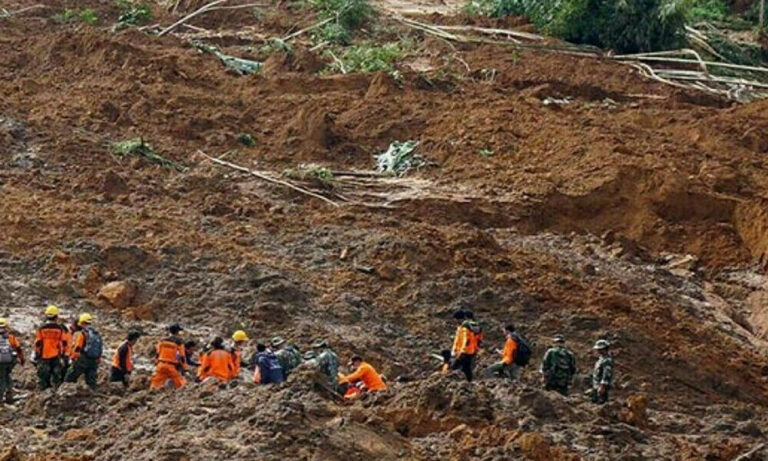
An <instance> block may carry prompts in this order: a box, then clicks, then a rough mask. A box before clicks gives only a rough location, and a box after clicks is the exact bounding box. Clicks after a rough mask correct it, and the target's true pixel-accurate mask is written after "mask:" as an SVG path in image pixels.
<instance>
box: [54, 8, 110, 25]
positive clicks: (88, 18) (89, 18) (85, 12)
mask: <svg viewBox="0 0 768 461" xmlns="http://www.w3.org/2000/svg"><path fill="white" fill-rule="evenodd" d="M51 19H53V20H54V21H56V22H58V23H60V24H72V23H74V22H82V23H85V24H88V25H90V26H93V25H96V23H98V22H99V15H98V14H96V12H95V11H93V10H92V9H90V8H85V9H82V10H72V9H69V8H67V9H66V10H64V11H63V12H62V13H57V14H54V15H53V16H51Z"/></svg>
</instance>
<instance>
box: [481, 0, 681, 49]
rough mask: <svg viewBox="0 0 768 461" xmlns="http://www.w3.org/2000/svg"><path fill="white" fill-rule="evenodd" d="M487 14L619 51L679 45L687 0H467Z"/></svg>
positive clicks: (566, 38) (551, 33)
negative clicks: (521, 19)
mask: <svg viewBox="0 0 768 461" xmlns="http://www.w3.org/2000/svg"><path fill="white" fill-rule="evenodd" d="M469 1H470V3H469V4H468V5H467V7H466V9H467V10H468V11H471V12H475V13H478V14H484V15H489V16H504V15H509V14H513V15H521V16H525V17H527V18H528V19H529V20H530V21H531V22H532V23H533V24H534V25H535V26H536V27H537V28H538V29H539V30H541V31H542V32H544V33H547V34H550V35H554V36H557V37H561V38H563V39H565V40H568V41H570V42H573V43H583V44H588V45H595V46H599V47H602V48H611V49H614V50H617V51H619V52H623V53H632V52H641V51H651V50H662V49H669V48H676V47H679V46H681V45H682V44H683V41H684V35H685V34H684V32H685V30H684V26H685V22H686V18H687V14H688V0H621V1H617V0H469Z"/></svg>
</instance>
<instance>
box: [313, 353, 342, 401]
mask: <svg viewBox="0 0 768 461" xmlns="http://www.w3.org/2000/svg"><path fill="white" fill-rule="evenodd" d="M314 360H315V363H316V364H317V370H318V371H319V372H320V374H321V376H322V377H323V379H324V380H327V381H326V382H325V383H324V384H326V385H328V386H329V387H330V388H331V389H333V390H334V391H337V390H338V388H339V356H338V355H336V353H335V352H333V351H332V350H331V349H330V348H326V349H324V350H323V352H321V353H320V355H318V356H317V358H315V359H314Z"/></svg>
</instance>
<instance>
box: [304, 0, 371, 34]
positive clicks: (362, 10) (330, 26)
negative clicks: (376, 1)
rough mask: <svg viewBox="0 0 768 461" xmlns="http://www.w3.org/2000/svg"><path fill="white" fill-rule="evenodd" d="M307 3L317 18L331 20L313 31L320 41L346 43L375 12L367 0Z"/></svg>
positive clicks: (312, 0)
mask: <svg viewBox="0 0 768 461" xmlns="http://www.w3.org/2000/svg"><path fill="white" fill-rule="evenodd" d="M308 4H309V7H310V8H312V9H313V10H314V11H315V12H316V13H317V17H318V19H320V20H326V19H330V20H331V21H330V22H328V23H327V24H325V25H324V26H322V27H320V28H318V29H317V30H316V31H315V32H314V33H313V37H314V39H315V40H316V41H320V42H331V43H341V44H348V43H349V42H350V40H352V37H353V35H354V34H355V31H356V30H357V29H359V28H360V27H362V26H363V25H364V24H365V23H366V22H368V21H369V20H370V19H371V18H373V16H374V14H375V10H374V9H373V8H372V7H371V5H370V4H369V3H368V0H308Z"/></svg>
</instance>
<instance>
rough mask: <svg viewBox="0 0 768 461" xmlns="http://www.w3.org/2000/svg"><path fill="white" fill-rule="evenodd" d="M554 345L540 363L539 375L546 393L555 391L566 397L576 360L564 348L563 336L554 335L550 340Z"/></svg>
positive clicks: (574, 371) (574, 372)
mask: <svg viewBox="0 0 768 461" xmlns="http://www.w3.org/2000/svg"><path fill="white" fill-rule="evenodd" d="M552 342H553V343H554V345H553V346H552V347H551V348H549V349H548V350H547V353H546V354H544V359H543V360H542V363H541V374H542V375H543V377H544V381H545V386H544V388H545V389H546V390H548V391H557V392H559V393H561V394H563V395H568V386H570V384H571V381H572V380H573V376H574V375H575V374H576V359H574V358H573V353H572V352H571V351H570V350H568V348H566V347H565V338H564V337H563V335H555V337H554V338H552Z"/></svg>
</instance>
